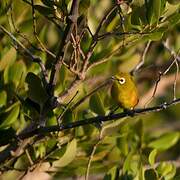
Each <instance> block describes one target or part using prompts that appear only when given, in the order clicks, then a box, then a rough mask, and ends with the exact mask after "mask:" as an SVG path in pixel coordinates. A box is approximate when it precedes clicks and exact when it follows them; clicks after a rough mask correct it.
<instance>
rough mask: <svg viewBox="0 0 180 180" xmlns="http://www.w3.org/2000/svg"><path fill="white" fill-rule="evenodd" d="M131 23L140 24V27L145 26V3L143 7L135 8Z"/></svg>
mask: <svg viewBox="0 0 180 180" xmlns="http://www.w3.org/2000/svg"><path fill="white" fill-rule="evenodd" d="M131 24H132V25H138V26H139V29H142V28H143V27H142V26H143V24H147V20H146V15H145V6H144V5H143V6H142V7H137V8H136V9H133V11H132V15H131Z"/></svg>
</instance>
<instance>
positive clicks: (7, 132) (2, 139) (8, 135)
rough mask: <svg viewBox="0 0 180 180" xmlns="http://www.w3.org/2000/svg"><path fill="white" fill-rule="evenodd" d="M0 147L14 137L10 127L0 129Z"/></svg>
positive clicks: (13, 131)
mask: <svg viewBox="0 0 180 180" xmlns="http://www.w3.org/2000/svg"><path fill="white" fill-rule="evenodd" d="M0 134H1V136H0V146H3V145H6V144H8V143H9V142H10V141H12V140H13V138H14V137H15V135H16V132H15V130H14V129H13V128H12V127H11V128H8V129H0Z"/></svg>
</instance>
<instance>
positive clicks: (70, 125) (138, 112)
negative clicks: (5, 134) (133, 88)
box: [17, 98, 180, 140]
mask: <svg viewBox="0 0 180 180" xmlns="http://www.w3.org/2000/svg"><path fill="white" fill-rule="evenodd" d="M179 103H180V98H178V99H176V100H173V101H171V102H169V103H166V102H165V103H163V104H161V105H158V106H154V107H149V108H143V109H134V110H130V111H127V112H122V113H118V114H110V115H107V116H97V117H92V118H88V119H83V120H79V121H75V122H72V123H68V124H62V125H60V126H58V125H56V126H49V127H40V128H37V129H34V130H31V131H29V132H25V133H21V134H19V135H18V136H17V138H18V139H21V140H23V139H26V138H29V137H32V136H35V135H39V134H47V133H50V132H56V131H63V130H66V129H72V128H75V127H79V126H85V125H89V124H93V123H97V122H106V121H112V120H118V119H122V118H124V117H132V116H133V117H134V116H138V115H141V114H145V113H151V112H159V111H162V110H164V109H167V108H168V107H170V106H173V105H176V104H179Z"/></svg>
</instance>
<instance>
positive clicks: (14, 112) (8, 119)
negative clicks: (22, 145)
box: [0, 105, 20, 129]
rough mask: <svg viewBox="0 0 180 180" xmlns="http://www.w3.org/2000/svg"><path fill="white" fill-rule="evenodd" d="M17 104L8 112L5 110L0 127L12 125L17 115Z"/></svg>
mask: <svg viewBox="0 0 180 180" xmlns="http://www.w3.org/2000/svg"><path fill="white" fill-rule="evenodd" d="M19 109H20V108H19V105H16V106H15V107H14V108H13V109H12V110H11V111H10V112H6V114H7V116H6V117H5V119H4V120H3V122H2V123H1V124H0V128H2V129H3V128H6V127H9V126H10V125H12V124H13V123H14V122H15V121H16V120H17V118H18V115H19Z"/></svg>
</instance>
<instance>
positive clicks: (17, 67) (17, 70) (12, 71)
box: [4, 61, 26, 87]
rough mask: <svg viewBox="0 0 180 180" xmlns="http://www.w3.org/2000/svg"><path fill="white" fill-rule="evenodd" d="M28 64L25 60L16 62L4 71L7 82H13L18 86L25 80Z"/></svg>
mask: <svg viewBox="0 0 180 180" xmlns="http://www.w3.org/2000/svg"><path fill="white" fill-rule="evenodd" d="M25 74H26V66H25V64H24V62H23V61H19V62H15V63H14V64H13V65H12V66H10V67H9V68H7V69H6V70H5V71H4V81H5V83H13V84H14V85H15V87H17V86H18V85H19V84H20V83H21V82H23V81H24V77H25Z"/></svg>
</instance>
